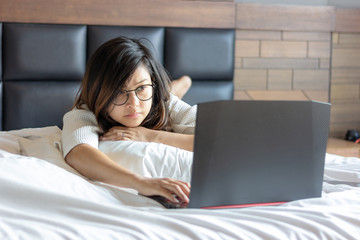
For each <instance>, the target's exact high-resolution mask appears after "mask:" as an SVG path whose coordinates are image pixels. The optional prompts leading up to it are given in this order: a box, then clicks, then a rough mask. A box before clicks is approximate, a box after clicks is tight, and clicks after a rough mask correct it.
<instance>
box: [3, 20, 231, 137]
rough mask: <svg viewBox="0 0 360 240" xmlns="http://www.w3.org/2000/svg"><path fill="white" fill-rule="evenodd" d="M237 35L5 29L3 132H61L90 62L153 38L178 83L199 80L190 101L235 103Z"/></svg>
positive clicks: (77, 27)
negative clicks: (105, 51) (116, 41)
mask: <svg viewBox="0 0 360 240" xmlns="http://www.w3.org/2000/svg"><path fill="white" fill-rule="evenodd" d="M234 35H235V33H234V30H233V29H195V28H165V27H124V26H90V25H58V24H30V23H24V24H22V23H0V41H2V42H0V43H1V44H0V46H2V47H1V48H0V56H1V57H0V96H1V104H0V117H1V118H0V119H1V124H0V126H1V130H12V129H20V128H29V127H44V126H51V125H57V126H59V127H60V128H61V127H62V117H63V115H64V114H65V112H67V111H69V110H70V108H71V106H72V105H73V102H74V99H75V95H76V92H77V90H78V88H79V84H80V81H81V78H82V75H83V74H84V71H85V66H86V61H87V59H88V58H89V56H91V54H92V53H93V52H94V51H95V49H96V48H97V47H99V46H100V45H101V44H102V43H104V42H105V41H107V40H110V39H112V38H115V37H117V36H128V37H134V38H146V39H148V40H149V42H148V43H146V44H147V45H148V47H149V48H150V49H151V50H152V51H153V52H154V54H155V55H156V56H157V57H158V58H159V60H160V62H161V63H163V64H164V66H165V67H166V68H167V69H168V71H169V73H170V75H171V76H172V77H173V78H178V77H180V76H181V75H185V74H187V75H189V76H190V77H191V78H192V79H193V85H192V87H191V89H190V91H189V92H188V93H187V94H186V95H185V97H184V101H186V102H188V103H189V104H191V105H193V104H196V103H199V102H204V101H211V100H220V99H232V98H233V87H234V86H233V71H234V66H233V65H234Z"/></svg>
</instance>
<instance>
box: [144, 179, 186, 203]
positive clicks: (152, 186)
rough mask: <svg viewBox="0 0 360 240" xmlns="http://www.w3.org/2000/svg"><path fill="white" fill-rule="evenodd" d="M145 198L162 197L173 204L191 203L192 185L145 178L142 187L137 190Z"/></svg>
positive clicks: (170, 180) (169, 180)
mask: <svg viewBox="0 0 360 240" xmlns="http://www.w3.org/2000/svg"><path fill="white" fill-rule="evenodd" d="M137 190H138V191H139V193H140V194H142V195H145V196H151V195H160V196H163V197H165V198H167V199H168V200H170V201H172V202H178V199H177V198H176V196H177V197H178V198H180V199H181V200H182V201H183V202H185V203H187V202H189V197H188V196H189V194H190V185H189V184H188V183H186V182H183V181H179V180H175V179H171V178H144V179H143V184H142V186H141V187H140V188H139V189H137Z"/></svg>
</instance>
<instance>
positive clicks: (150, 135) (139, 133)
mask: <svg viewBox="0 0 360 240" xmlns="http://www.w3.org/2000/svg"><path fill="white" fill-rule="evenodd" d="M100 140H101V141H119V140H132V141H139V142H156V143H163V144H166V145H170V146H173V147H177V148H181V149H185V150H187V151H193V147H194V135H190V134H182V133H174V132H167V131H161V130H152V129H148V128H145V127H140V126H139V127H132V128H129V127H120V126H116V127H112V128H111V129H110V130H109V131H107V132H106V133H104V135H103V136H101V137H100Z"/></svg>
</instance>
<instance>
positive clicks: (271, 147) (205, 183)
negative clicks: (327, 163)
mask: <svg viewBox="0 0 360 240" xmlns="http://www.w3.org/2000/svg"><path fill="white" fill-rule="evenodd" d="M197 114H198V115H197V121H196V130H195V144H194V162H193V169H192V180H191V185H192V187H191V193H190V204H189V207H192V208H199V207H214V206H232V205H242V204H254V203H269V202H284V201H285V202H287V201H292V200H297V199H302V198H311V197H318V196H320V195H321V190H322V179H323V171H324V159H325V152H326V144H327V138H328V130H329V119H330V104H327V103H320V102H312V101H217V102H208V103H202V104H199V106H198V113H197Z"/></svg>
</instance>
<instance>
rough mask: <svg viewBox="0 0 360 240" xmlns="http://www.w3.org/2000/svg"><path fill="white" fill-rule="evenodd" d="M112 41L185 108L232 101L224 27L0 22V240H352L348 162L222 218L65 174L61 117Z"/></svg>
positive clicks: (353, 171)
mask: <svg viewBox="0 0 360 240" xmlns="http://www.w3.org/2000/svg"><path fill="white" fill-rule="evenodd" d="M119 35H126V36H131V37H145V38H147V39H149V40H150V41H149V43H150V42H151V44H150V45H149V46H150V47H151V48H152V49H153V51H154V54H156V55H157V57H158V58H159V60H160V61H161V62H162V63H163V64H164V65H165V67H166V68H167V70H168V71H169V73H170V75H171V76H172V77H173V78H177V77H179V76H181V75H182V74H188V75H190V76H191V77H192V79H193V85H192V87H191V89H190V91H189V92H188V94H187V95H186V96H185V98H184V100H185V101H186V102H188V103H189V104H191V105H194V104H197V103H199V102H202V101H209V100H219V99H232V98H233V95H232V93H233V88H234V84H233V70H234V66H233V65H234V63H233V59H234V56H233V53H234V41H235V39H234V30H233V29H195V28H164V27H123V26H88V25H56V24H31V23H1V24H0V36H1V37H0V40H1V41H2V43H1V44H0V46H2V48H1V49H0V55H1V58H0V61H1V62H0V63H1V64H0V73H1V74H0V76H1V78H0V87H1V91H0V95H1V98H0V99H1V105H0V108H1V109H0V116H1V118H0V119H1V131H0V191H1V194H0V239H54V240H56V239H359V238H360V159H359V158H348V157H342V156H338V155H332V154H326V158H325V171H324V183H323V192H322V196H321V197H319V198H312V199H302V200H297V201H293V202H288V203H285V204H283V205H280V206H266V207H265V206H263V207H251V208H243V209H222V210H205V209H165V208H164V207H163V206H162V205H160V204H159V203H157V202H155V201H153V200H151V199H149V198H147V197H144V196H140V195H138V194H137V193H136V192H135V191H134V190H132V189H124V188H118V187H114V186H111V185H106V184H103V183H99V182H94V181H90V180H89V179H87V178H85V177H83V176H82V175H80V174H79V173H78V172H77V171H75V170H74V169H73V168H71V167H70V166H69V165H67V164H66V163H65V161H64V159H63V157H62V154H61V137H60V136H61V128H62V116H63V114H64V113H65V112H66V111H68V110H70V108H71V106H72V104H73V101H74V97H75V94H76V91H77V88H78V86H79V83H80V80H81V76H82V74H83V72H84V69H85V65H86V61H87V59H88V57H89V56H90V55H91V53H92V52H93V51H94V49H96V47H97V46H99V45H100V44H101V43H102V42H104V41H105V40H107V39H110V38H113V37H115V36H119ZM204 43H206V44H204ZM140 147H144V146H143V145H142V146H140ZM140 147H139V146H137V147H135V149H138V148H140ZM146 147H150V148H152V149H153V148H154V147H153V146H151V144H150V145H147V146H146ZM155 147H158V148H159V149H160V148H164V146H159V145H157V146H155ZM166 149H167V151H169V156H175V157H176V158H177V159H180V160H181V159H184V158H185V159H189V158H191V153H184V152H176V151H177V150H176V149H168V148H166ZM159 151H160V150H159ZM159 151H155V152H157V153H159ZM171 154H173V155H171ZM160 155H161V154H160ZM170 158H172V157H170ZM150 160H151V158H150ZM180 160H179V161H180ZM141 161H142V159H141ZM149 164H152V165H151V167H153V168H156V167H158V165H159V164H158V163H157V162H153V161H150V163H149ZM151 167H148V168H151ZM186 167H189V166H188V165H187V166H184V168H186ZM146 169H147V168H145V170H146ZM145 170H144V169H140V170H139V171H140V172H141V171H142V172H143V173H144V174H150V175H154V174H155V173H149V172H146V173H145V172H144V171H145ZM156 173H158V172H156ZM167 174H175V173H173V172H172V173H167Z"/></svg>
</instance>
